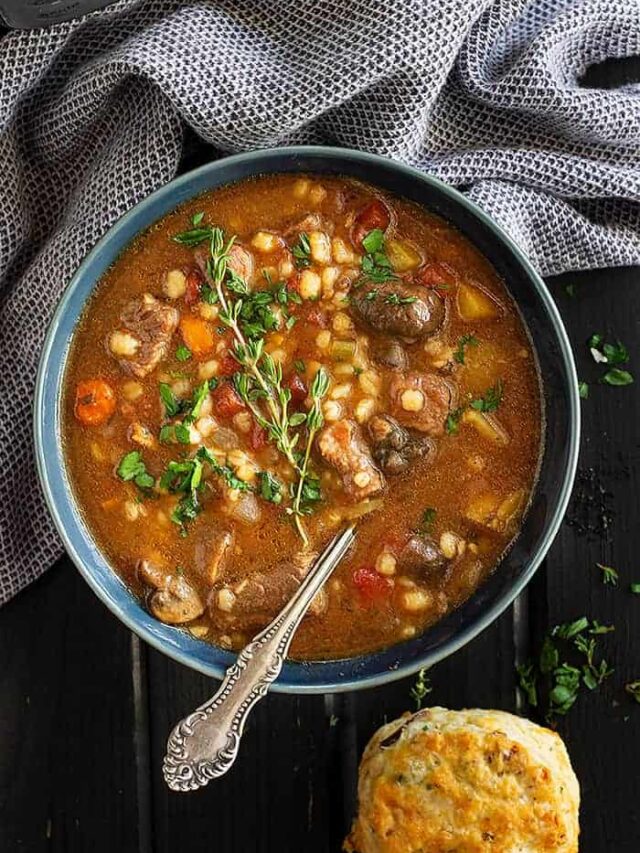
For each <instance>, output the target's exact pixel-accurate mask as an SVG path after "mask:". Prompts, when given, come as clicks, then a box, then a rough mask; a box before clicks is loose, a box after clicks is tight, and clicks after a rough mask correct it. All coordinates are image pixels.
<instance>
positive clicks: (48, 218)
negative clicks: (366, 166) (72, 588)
mask: <svg viewBox="0 0 640 853" xmlns="http://www.w3.org/2000/svg"><path fill="white" fill-rule="evenodd" d="M639 53H640V5H639V3H638V2H637V0H583V1H582V2H581V0H529V2H525V0H502V1H501V2H492V0H277V2H276V0H210V1H209V2H205V0H202V1H201V2H186V3H185V2H176V0H139V1H138V2H120V3H117V4H115V5H114V6H112V7H110V8H108V9H106V10H104V11H102V12H97V13H93V14H91V15H89V16H87V17H86V18H84V19H81V20H78V21H75V22H72V23H68V24H60V25H56V26H53V27H52V28H50V29H48V30H41V31H36V32H14V33H11V34H9V35H7V36H5V37H4V38H3V39H2V40H0V439H1V440H0V460H1V470H2V476H1V478H0V602H2V601H6V600H7V599H9V598H10V597H11V596H12V595H14V594H15V593H16V592H18V590H20V589H21V588H22V587H24V586H25V585H26V584H27V583H29V581H31V580H32V579H34V578H35V577H37V576H38V575H39V574H41V573H42V572H43V571H44V570H45V569H46V568H47V567H48V566H49V565H50V564H51V563H52V562H53V561H54V560H55V559H56V558H57V557H58V556H59V554H60V553H61V550H62V549H61V545H60V542H59V539H58V537H57V535H56V533H55V531H54V529H53V525H52V523H51V521H50V520H49V517H48V514H47V510H46V508H45V506H44V503H43V500H42V498H41V496H40V491H39V488H38V485H37V483H36V474H35V468H34V460H33V453H32V449H31V442H32V439H31V402H32V397H33V386H34V377H35V371H36V365H37V361H38V356H39V353H40V350H41V346H42V342H43V338H44V334H45V330H46V327H47V323H48V321H49V318H50V316H51V314H52V311H53V308H54V306H55V304H56V302H57V301H58V298H59V297H60V294H61V293H62V291H63V289H64V287H65V285H66V283H67V282H68V281H69V279H70V277H71V275H72V273H73V271H74V270H75V268H76V267H77V265H78V263H79V262H80V260H81V259H82V257H83V256H84V255H85V254H86V252H87V250H88V249H89V248H90V247H91V246H92V245H93V244H94V243H95V241H96V240H97V239H98V238H99V237H100V236H101V235H102V234H104V232H105V231H106V229H107V228H108V227H109V226H110V225H111V224H112V222H114V220H115V219H116V218H117V217H119V216H120V215H121V214H122V213H124V212H125V211H126V210H127V209H128V208H129V207H131V206H132V205H133V204H134V203H136V202H137V201H139V200H140V199H141V198H143V197H144V196H145V195H147V194H148V193H149V192H151V191H152V190H154V189H155V188H157V187H159V186H160V185H161V184H163V183H165V182H166V181H168V180H169V179H170V178H172V177H173V176H174V175H175V173H176V169H177V167H178V163H179V159H180V153H181V146H182V137H183V126H184V125H190V126H191V127H192V128H193V129H194V130H195V132H196V133H197V134H199V135H200V136H201V137H202V138H203V139H205V140H207V141H209V142H210V143H212V144H213V145H214V146H215V148H216V149H217V150H219V151H220V152H221V153H222V152H231V151H239V150H247V149H251V148H257V147H265V146H273V145H279V144H283V143H293V142H309V143H311V142H313V143H317V142H326V143H330V144H334V145H343V146H348V147H353V148H361V149H365V150H369V151H375V152H378V153H380V154H384V155H387V156H390V157H395V158H397V159H399V160H403V161H405V162H408V163H411V164H413V165H415V166H417V167H419V168H420V169H424V170H426V171H429V172H430V173H432V174H435V175H437V176H438V177H440V178H443V179H444V180H445V181H449V182H450V183H452V184H454V185H457V186H460V187H463V188H464V189H465V191H466V192H467V193H468V195H469V196H470V197H471V198H473V199H474V200H475V201H476V202H478V203H479V204H480V205H481V206H482V207H484V208H485V209H486V210H487V211H488V212H489V213H490V214H492V215H493V216H494V217H495V218H496V219H497V220H498V221H499V222H501V223H502V224H503V225H504V226H505V227H506V228H507V230H508V231H510V232H511V234H512V235H513V237H514V238H515V239H516V240H517V241H518V242H519V243H520V245H521V246H522V247H523V248H524V249H525V251H526V252H528V254H529V255H530V257H531V258H532V260H533V262H534V263H535V264H536V265H537V266H538V268H539V269H540V270H541V271H542V272H543V273H547V274H548V273H554V272H559V271H562V270H567V269H582V268H589V267H598V266H605V265H606V266H613V265H620V264H631V263H640V227H639V226H640V206H639V201H640V159H639V154H640V98H639V97H638V88H637V87H634V86H627V87H623V88H619V89H616V90H613V91H602V90H594V89H585V88H580V87H579V86H578V84H577V78H578V76H579V75H581V74H582V73H583V72H584V70H585V69H586V68H587V66H589V65H590V64H592V63H594V62H599V61H601V60H603V59H605V58H606V57H614V56H629V55H633V54H639Z"/></svg>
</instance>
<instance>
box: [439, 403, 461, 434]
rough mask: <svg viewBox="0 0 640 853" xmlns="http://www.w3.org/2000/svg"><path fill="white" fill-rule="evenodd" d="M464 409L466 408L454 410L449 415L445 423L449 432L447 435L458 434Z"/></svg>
mask: <svg viewBox="0 0 640 853" xmlns="http://www.w3.org/2000/svg"><path fill="white" fill-rule="evenodd" d="M464 409H465V407H464V406H461V407H460V408H459V409H454V410H453V411H452V412H449V414H448V415H447V419H446V420H445V422H444V428H445V430H446V432H447V435H457V434H458V429H459V427H460V418H461V417H462V415H463V414H464Z"/></svg>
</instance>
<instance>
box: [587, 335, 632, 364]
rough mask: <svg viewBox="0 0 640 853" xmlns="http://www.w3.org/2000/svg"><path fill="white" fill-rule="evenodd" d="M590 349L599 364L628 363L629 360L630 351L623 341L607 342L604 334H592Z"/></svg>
mask: <svg viewBox="0 0 640 853" xmlns="http://www.w3.org/2000/svg"><path fill="white" fill-rule="evenodd" d="M589 349H590V351H591V356H592V357H593V360H594V361H596V362H597V363H598V364H612V365H613V364H626V363H627V362H628V361H629V351H628V350H627V348H626V347H625V345H624V344H623V343H622V342H621V341H616V343H615V344H610V343H607V342H606V341H605V339H604V337H603V335H599V334H596V335H591V337H590V338H589Z"/></svg>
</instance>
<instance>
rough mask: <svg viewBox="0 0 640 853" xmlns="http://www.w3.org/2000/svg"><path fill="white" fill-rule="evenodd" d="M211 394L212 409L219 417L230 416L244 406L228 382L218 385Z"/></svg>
mask: <svg viewBox="0 0 640 853" xmlns="http://www.w3.org/2000/svg"><path fill="white" fill-rule="evenodd" d="M211 396H212V398H213V411H214V412H215V413H216V415H218V416H219V417H221V418H231V417H233V416H234V415H237V414H238V412H241V411H242V410H243V409H244V408H245V405H244V403H243V402H242V400H241V399H240V397H239V396H238V394H237V392H236V391H235V390H234V388H232V387H231V385H230V384H229V383H228V382H223V383H222V384H221V385H218V387H217V388H216V389H215V391H214V392H213V394H212V395H211Z"/></svg>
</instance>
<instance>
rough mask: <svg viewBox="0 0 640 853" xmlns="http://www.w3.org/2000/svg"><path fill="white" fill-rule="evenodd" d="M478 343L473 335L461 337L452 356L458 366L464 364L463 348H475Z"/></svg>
mask: <svg viewBox="0 0 640 853" xmlns="http://www.w3.org/2000/svg"><path fill="white" fill-rule="evenodd" d="M479 343H480V341H479V340H478V339H477V338H476V336H475V335H463V336H462V337H461V338H460V339H459V340H458V348H457V349H456V351H455V352H454V354H453V357H454V359H455V361H457V362H458V364H464V348H465V347H477V346H478V344H479Z"/></svg>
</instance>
